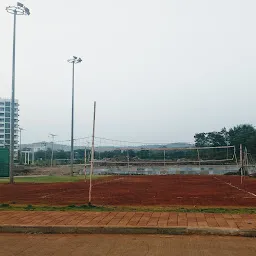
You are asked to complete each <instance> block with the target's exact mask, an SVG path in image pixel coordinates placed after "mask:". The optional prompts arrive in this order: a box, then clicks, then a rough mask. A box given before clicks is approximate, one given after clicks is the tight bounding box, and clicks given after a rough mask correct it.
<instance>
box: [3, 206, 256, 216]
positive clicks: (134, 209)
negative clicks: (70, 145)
mask: <svg viewBox="0 0 256 256" xmlns="http://www.w3.org/2000/svg"><path fill="white" fill-rule="evenodd" d="M7 209H8V211H9V210H13V211H95V212H104V211H108V212H110V211H111V212H113V211H114V212H124V211H128V212H183V213H190V212H191V213H229V214H256V208H206V207H205V208H183V207H177V208H174V207H172V208H171V207H158V208H157V207H142V208H141V207H114V206H96V205H87V204H86V205H68V206H40V205H9V204H0V211H4V210H7Z"/></svg>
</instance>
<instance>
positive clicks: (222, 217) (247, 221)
mask: <svg viewBox="0 0 256 256" xmlns="http://www.w3.org/2000/svg"><path fill="white" fill-rule="evenodd" d="M0 225H14V226H76V227H92V226H95V227H99V226H101V227H104V226H108V227H111V226H115V227H118V226H119V227H198V228H208V227H209V228H235V229H250V230H256V214H217V213H216V214H215V213H176V212H170V213H169V212H51V211H48V212H46V211H43V212H39V211H0Z"/></svg>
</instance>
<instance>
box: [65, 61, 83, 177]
mask: <svg viewBox="0 0 256 256" xmlns="http://www.w3.org/2000/svg"><path fill="white" fill-rule="evenodd" d="M68 62H69V63H72V109H71V149H70V166H71V167H70V168H71V169H70V175H71V176H73V173H74V171H73V169H74V168H73V165H74V100H75V93H74V92H75V64H78V63H80V62H82V59H81V58H77V57H76V56H73V58H72V59H69V60H68Z"/></svg>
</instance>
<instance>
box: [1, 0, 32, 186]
mask: <svg viewBox="0 0 256 256" xmlns="http://www.w3.org/2000/svg"><path fill="white" fill-rule="evenodd" d="M6 11H7V12H8V13H10V14H13V18H14V20H13V44H12V100H11V102H12V103H11V140H10V174H9V175H10V183H13V167H14V113H15V49H16V47H15V46H16V16H17V15H30V11H29V9H28V8H27V7H26V6H24V5H23V4H22V3H19V2H17V5H15V6H8V7H6Z"/></svg>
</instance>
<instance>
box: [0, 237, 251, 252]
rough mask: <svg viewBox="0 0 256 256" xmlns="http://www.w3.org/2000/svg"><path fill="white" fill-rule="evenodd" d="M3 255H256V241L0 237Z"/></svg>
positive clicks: (230, 238)
mask: <svg viewBox="0 0 256 256" xmlns="http://www.w3.org/2000/svg"><path fill="white" fill-rule="evenodd" d="M0 255H3V256H9V255H20V256H22V255H23V256H25V255H27V256H32V255H33V256H34V255H37V256H40V255H44V256H47V255H51V256H52V255H53V256H58V255H60V256H65V255H90V256H94V255H111V256H114V255H116V256H117V255H118V256H119V255H123V256H137V255H138V256H143V255H148V256H150V255H152V256H153V255H154V256H163V255H168V256H169V255H190V256H198V255H202V256H204V255H207V256H211V255H212V256H215V255H226V256H231V255H232V256H236V255H237V256H241V255H246V256H254V255H256V243H255V238H245V237H217V236H214V237H211V236H205V237H203V236H168V235H22V234H0Z"/></svg>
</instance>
